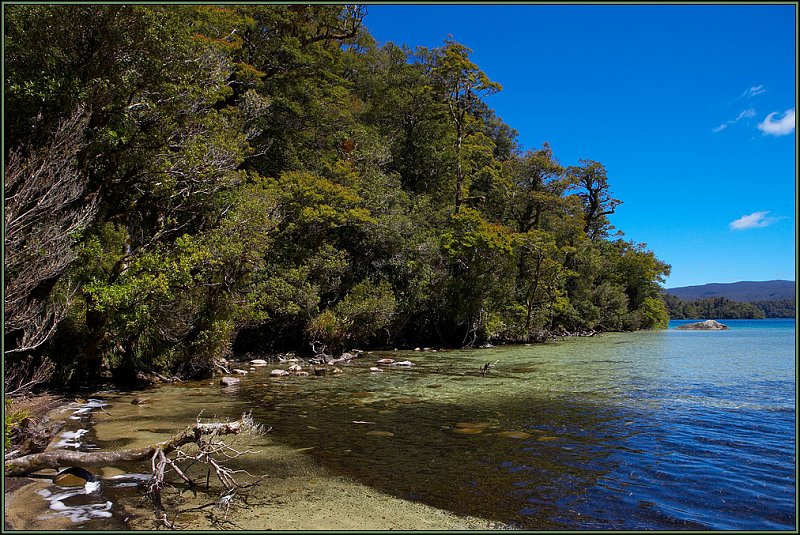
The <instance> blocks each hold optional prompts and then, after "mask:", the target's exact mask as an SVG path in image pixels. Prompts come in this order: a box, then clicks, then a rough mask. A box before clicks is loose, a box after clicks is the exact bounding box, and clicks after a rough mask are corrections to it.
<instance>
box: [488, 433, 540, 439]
mask: <svg viewBox="0 0 800 535" xmlns="http://www.w3.org/2000/svg"><path fill="white" fill-rule="evenodd" d="M496 435H497V436H500V437H506V438H519V439H525V438H528V437H529V436H531V434H530V433H526V432H525V431H501V432H500V433H496Z"/></svg>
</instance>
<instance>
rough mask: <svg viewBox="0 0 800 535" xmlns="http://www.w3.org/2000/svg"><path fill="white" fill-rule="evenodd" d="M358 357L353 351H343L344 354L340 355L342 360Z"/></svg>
mask: <svg viewBox="0 0 800 535" xmlns="http://www.w3.org/2000/svg"><path fill="white" fill-rule="evenodd" d="M354 358H356V355H354V354H353V353H342V356H341V357H339V359H340V360H350V359H354Z"/></svg>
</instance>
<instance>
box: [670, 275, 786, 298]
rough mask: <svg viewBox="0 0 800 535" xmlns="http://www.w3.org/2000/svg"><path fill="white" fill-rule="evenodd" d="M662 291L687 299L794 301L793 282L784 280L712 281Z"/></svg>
mask: <svg viewBox="0 0 800 535" xmlns="http://www.w3.org/2000/svg"><path fill="white" fill-rule="evenodd" d="M664 292H665V293H667V294H669V295H674V296H676V297H679V298H681V299H683V300H687V301H688V300H692V299H706V298H709V297H725V298H727V299H730V300H731V301H743V302H746V303H754V302H756V301H783V300H791V301H794V298H795V282H794V281H784V280H774V281H740V282H731V283H720V282H714V283H710V284H702V285H700V286H682V287H680V288H667V289H666V290H664Z"/></svg>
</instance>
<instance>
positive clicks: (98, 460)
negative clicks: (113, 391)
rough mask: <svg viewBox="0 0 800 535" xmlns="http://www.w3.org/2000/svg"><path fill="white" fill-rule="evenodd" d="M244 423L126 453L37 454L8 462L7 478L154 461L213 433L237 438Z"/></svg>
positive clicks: (207, 427)
mask: <svg viewBox="0 0 800 535" xmlns="http://www.w3.org/2000/svg"><path fill="white" fill-rule="evenodd" d="M242 425H243V421H242V420H237V421H235V422H230V423H207V424H203V423H199V422H198V423H195V424H194V425H192V426H190V427H188V428H186V429H185V430H184V431H183V432H181V433H179V434H177V435H175V436H174V437H172V438H170V439H169V440H166V441H164V442H158V443H156V444H152V445H150V446H146V447H144V448H138V449H131V450H122V451H99V452H83V451H70V450H52V451H45V452H42V453H34V454H31V455H25V456H24V457H18V458H16V459H9V460H6V461H5V466H6V468H5V475H6V476H7V477H19V476H24V475H27V474H30V473H31V472H36V471H38V470H43V469H46V468H54V469H59V468H61V467H64V466H107V465H110V464H114V463H117V462H120V461H143V460H146V459H151V458H152V457H153V455H155V453H156V452H157V451H158V450H161V452H163V453H164V454H168V453H170V452H172V451H174V450H176V449H178V448H180V447H181V446H184V445H186V444H189V443H192V442H198V441H199V440H200V438H201V437H203V436H206V435H211V434H216V435H231V434H232V435H236V434H239V432H240V431H241V430H242Z"/></svg>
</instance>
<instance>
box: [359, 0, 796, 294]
mask: <svg viewBox="0 0 800 535" xmlns="http://www.w3.org/2000/svg"><path fill="white" fill-rule="evenodd" d="M795 20H796V13H795V6H794V5H749V6H748V5H706V6H702V5H671V6H668V5H638V6H637V5H549V6H548V5H394V6H391V5H373V6H369V14H368V15H367V17H366V19H365V26H366V27H367V28H368V29H369V30H370V33H371V34H372V36H373V37H374V38H375V39H376V40H377V41H378V42H379V43H385V42H387V41H392V42H394V43H397V44H401V43H405V44H407V45H409V46H410V47H412V48H414V47H416V46H427V47H438V46H441V45H442V43H443V41H444V39H446V38H447V37H448V35H452V37H453V39H455V40H456V41H458V42H460V43H463V44H464V45H466V46H468V47H470V48H471V49H472V50H473V54H472V56H471V59H472V60H473V61H474V62H475V63H476V64H477V65H478V66H479V67H480V68H481V69H482V70H483V71H484V72H485V73H486V74H487V75H488V76H489V77H490V78H491V79H492V80H494V81H496V82H499V83H500V84H502V85H503V91H502V92H500V93H498V94H496V95H493V96H491V97H489V98H488V99H487V103H488V104H489V105H490V106H491V107H492V108H493V109H494V110H495V111H496V112H497V114H498V115H499V116H500V117H502V118H503V120H504V121H505V122H506V123H508V124H509V125H510V126H512V127H513V128H515V129H517V130H518V131H519V134H520V135H519V140H520V142H521V143H522V145H523V148H524V149H530V148H537V147H541V145H542V143H543V142H545V141H547V142H549V143H550V145H551V146H552V147H553V150H554V152H555V154H556V156H557V157H558V158H559V160H560V161H561V163H562V164H564V165H576V164H577V163H578V159H579V158H588V159H592V160H596V161H599V162H602V163H603V164H605V166H606V169H607V170H608V177H609V183H610V184H611V189H612V193H613V194H614V196H615V197H616V198H618V199H621V200H622V201H623V202H624V204H622V205H621V206H620V207H618V208H617V213H616V214H614V215H613V216H612V218H611V219H612V223H613V224H614V225H615V226H616V227H617V228H619V229H621V230H623V231H624V233H625V236H626V238H627V239H630V240H635V241H637V242H645V243H647V245H648V247H649V248H650V249H652V250H653V251H654V252H655V253H656V255H657V256H658V257H659V258H661V259H662V260H664V261H666V262H668V263H669V264H671V265H672V274H671V276H670V277H669V278H668V279H667V281H666V284H665V286H666V287H677V286H688V285H694V284H705V283H708V282H735V281H740V280H771V279H790V280H794V279H795V270H796V267H795V265H796V262H795V224H796V222H795V199H796V167H795V159H796V154H795V144H796V138H795V131H794V125H795V120H794V109H795V102H796V99H797V97H796V85H795V79H796V72H795V59H796V58H795V35H796V26H795ZM771 114H772V115H771Z"/></svg>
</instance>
